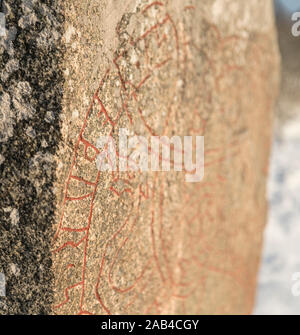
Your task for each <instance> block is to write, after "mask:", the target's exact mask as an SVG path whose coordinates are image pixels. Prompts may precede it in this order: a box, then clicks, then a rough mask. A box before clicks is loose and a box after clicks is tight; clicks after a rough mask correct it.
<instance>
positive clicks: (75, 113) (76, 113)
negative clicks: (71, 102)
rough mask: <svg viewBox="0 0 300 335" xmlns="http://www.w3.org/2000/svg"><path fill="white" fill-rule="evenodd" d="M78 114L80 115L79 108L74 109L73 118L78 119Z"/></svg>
mask: <svg viewBox="0 0 300 335" xmlns="http://www.w3.org/2000/svg"><path fill="white" fill-rule="evenodd" d="M78 116H79V113H78V110H77V109H75V110H74V111H73V113H72V118H73V119H77V118H78Z"/></svg>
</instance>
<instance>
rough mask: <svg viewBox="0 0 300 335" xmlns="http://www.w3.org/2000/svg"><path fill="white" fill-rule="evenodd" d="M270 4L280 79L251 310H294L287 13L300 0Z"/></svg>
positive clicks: (294, 160) (295, 94)
mask: <svg viewBox="0 0 300 335" xmlns="http://www.w3.org/2000/svg"><path fill="white" fill-rule="evenodd" d="M274 6H275V14H276V24H277V30H278V40H279V48H280V53H281V58H282V59H281V61H282V69H281V70H282V74H281V76H282V79H281V89H280V95H279V99H278V103H277V108H276V121H275V128H274V139H273V149H272V156H271V162H270V176H269V182H268V199H269V204H270V205H269V206H270V207H269V218H268V225H267V227H266V230H265V237H264V238H265V240H264V250H263V258H262V263H261V268H260V273H259V278H258V287H257V296H256V306H255V310H254V314H298V315H299V314H300V296H294V295H293V294H292V290H291V289H292V286H293V284H295V281H293V280H292V276H293V274H294V273H296V272H299V273H300V36H298V37H295V36H293V34H292V26H293V24H294V23H295V21H292V14H293V13H294V12H300V0H274ZM299 29H300V28H299ZM299 279H300V278H299Z"/></svg>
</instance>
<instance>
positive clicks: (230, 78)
mask: <svg viewBox="0 0 300 335" xmlns="http://www.w3.org/2000/svg"><path fill="white" fill-rule="evenodd" d="M7 2H8V3H9V1H7ZM26 3H27V2H26ZM57 3H58V2H57ZM35 6H36V7H35V8H36V9H35V10H34V12H33V11H32V10H31V11H30V12H28V13H25V12H24V11H23V12H22V13H20V14H18V15H19V16H17V18H15V19H14V21H13V22H18V27H19V28H17V29H19V30H20V29H21V31H22V32H23V31H28V38H29V37H30V36H31V37H30V38H33V37H32V36H35V35H34V34H33V35H32V32H30V31H29V30H26V29H32V31H33V32H34V29H33V28H28V25H37V24H38V22H39V21H41V22H44V21H43V19H40V18H39V16H38V15H37V14H36V13H39V11H38V9H37V8H40V6H41V2H39V3H36V5H35ZM12 7H13V6H12ZM47 8H48V9H49V8H51V10H52V12H51V13H52V14H53V15H54V17H57V18H58V17H59V20H58V19H57V18H56V19H57V20H58V22H59V25H61V24H62V22H63V19H62V18H61V19H60V12H61V13H63V14H64V36H63V45H64V52H63V53H62V54H58V52H61V50H62V48H61V47H60V42H59V33H60V32H61V28H60V27H59V28H58V27H57V28H56V27H51V29H50V28H49V29H48V30H47V29H46V26H44V29H41V24H42V25H43V24H44V25H46V24H49V22H50V23H51V22H53V21H55V22H56V20H54V19H53V17H52V18H51V19H50V20H49V21H47V20H46V19H45V23H40V25H39V32H40V34H39V35H38V36H37V35H36V38H35V45H36V48H35V49H34V50H43V45H44V43H45V41H47V42H49V45H48V48H54V49H55V50H57V54H56V53H53V51H52V49H51V52H49V50H48V52H47V53H46V54H43V57H42V56H41V55H40V54H37V55H33V56H27V57H29V58H30V57H31V58H30V59H32V61H34V62H36V63H35V64H37V65H36V67H34V65H33V64H30V66H31V67H29V68H28V69H27V68H26V67H25V69H26V70H24V65H23V66H20V68H21V69H22V70H14V71H16V73H18V72H17V71H20V76H21V78H20V77H18V80H16V82H15V84H14V86H13V88H12V89H11V90H15V91H14V92H17V93H16V94H17V97H18V98H17V99H16V102H14V100H13V99H14V95H13V94H11V93H10V92H11V90H10V89H9V88H8V84H6V83H7V80H8V79H7V78H8V77H7V76H9V74H8V73H10V71H13V70H11V69H16V68H17V67H18V65H17V64H18V62H20V58H22V57H12V59H11V60H9V59H8V58H6V59H5V60H4V62H5V68H7V69H6V70H5V71H3V76H4V79H5V80H4V85H5V86H3V87H4V93H3V95H2V100H1V104H2V106H3V110H6V111H7V112H5V115H6V117H7V119H5V121H4V122H5V123H6V125H5V126H4V128H5V129H7V131H4V135H3V136H2V137H1V138H3V140H4V143H5V146H4V148H6V147H7V149H6V151H5V150H4V153H3V152H2V155H3V159H4V161H3V162H2V164H1V166H0V167H1V169H3V170H1V171H4V173H5V174H4V176H5V178H3V179H4V181H5V183H3V186H2V185H1V187H3V190H1V191H2V194H1V196H3V197H4V198H3V203H4V204H5V206H3V207H4V208H6V212H5V213H4V215H5V219H6V222H7V223H6V226H3V227H6V228H5V229H4V232H3V237H2V236H1V241H4V242H3V243H4V244H3V243H2V242H1V243H2V244H1V248H3V246H4V248H3V249H1V266H3V269H4V272H5V274H9V273H10V274H9V275H8V276H9V277H8V283H9V284H8V291H9V295H8V297H7V299H6V300H7V303H6V305H7V308H8V312H9V313H17V312H21V313H40V312H48V313H49V312H51V313H57V314H78V313H79V314H87V313H92V314H106V313H112V314H137V313H141V314H150V313H154V314H156V313H167V314H178V313H188V314H198V313H250V312H251V310H252V307H253V301H254V293H255V285H256V273H257V268H258V264H259V260H260V253H261V244H262V231H263V228H264V224H265V214H266V201H265V179H266V175H267V167H268V156H269V147H270V137H271V123H272V109H273V103H274V99H275V96H276V91H277V82H278V78H277V77H278V71H277V70H278V53H277V45H276V38H275V32H274V22H273V13H272V3H271V1H269V0H268V1H258V0H251V1H247V2H242V1H239V0H215V1H211V0H201V1H193V0H172V1H171V0H169V1H167V0H165V1H147V0H126V1H124V0H122V1H121V0H116V1H109V0H95V1H93V2H92V3H91V1H87V0H72V1H71V0H67V1H64V2H59V7H57V6H56V3H53V4H51V5H50V3H48V4H47ZM58 8H59V10H58ZM16 11H17V10H16ZM16 13H18V11H17V12H16ZM34 13H35V14H34ZM46 13H47V11H43V15H45V17H48V16H47V14H46ZM15 15H16V14H15ZM59 25H58V26H59ZM12 26H14V25H13V24H12ZM26 27H27V28H26ZM47 27H48V26H47ZM56 32H57V35H56ZM18 36H19V35H17V37H18ZM49 36H52V37H53V38H52V39H51V38H49ZM23 39H25V40H26V36H25V37H23ZM23 39H20V40H22V41H23ZM17 40H18V39H17ZM58 46H59V47H58ZM20 49H21V47H20ZM22 50H23V49H22ZM58 50H59V51H58ZM19 52H21V51H19ZM23 52H24V51H23ZM26 55H27V54H25V55H24V56H23V57H24V58H26ZM45 59H46V60H47V59H48V60H49V63H50V64H53V65H54V62H57V63H55V65H54V66H53V67H52V66H51V65H49V64H47V66H48V67H47V71H45V72H43V71H40V69H41V64H40V63H41V61H42V62H44V61H45ZM38 64H39V65H38ZM56 64H57V65H56ZM60 64H61V65H60ZM60 68H62V69H63V74H61V72H60V71H59V69H60ZM57 69H58V71H56V70H57ZM30 70H31V71H32V72H30ZM21 71H23V72H21ZM27 71H28V73H29V74H30V73H31V75H32V77H30V78H31V80H33V78H34V80H35V85H32V84H31V82H30V80H29V78H27V77H26V72H27ZM24 72H25V74H24ZM29 74H28V76H29ZM37 75H40V76H46V78H44V77H43V78H39V77H37ZM52 76H55V78H54V80H52V79H53V78H52ZM50 78H51V80H50ZM48 80H50V82H49V81H48ZM62 82H63V85H64V86H63V90H61V86H60V85H61V84H62ZM45 83H47V84H45ZM9 86H10V85H9ZM31 90H34V92H32V91H31ZM61 91H63V94H62V96H61V94H60V92H61ZM18 92H23V93H22V94H20V93H18ZM43 92H44V95H43ZM52 97H53V99H54V100H53V102H52V103H51V102H49V101H51V99H52ZM20 99H25V100H24V101H23V102H22V101H20ZM26 99H29V100H28V101H27V100H26ZM33 99H36V100H33ZM31 100H33V101H31ZM49 104H50V106H52V107H53V108H49ZM1 110H2V109H1ZM58 114H60V115H58ZM58 117H59V118H60V120H61V123H60V124H59V122H58ZM19 119H20V120H21V121H18V120H19ZM35 120H36V121H35ZM18 122H23V123H20V128H18V127H16V125H17V124H18ZM35 122H36V123H35ZM9 125H12V126H11V127H9ZM120 127H123V128H128V129H129V130H130V131H132V133H135V134H138V135H144V136H150V135H166V136H169V137H172V136H173V135H178V136H184V135H204V136H205V177H204V180H203V181H202V182H200V183H186V182H185V180H184V173H179V172H147V173H133V172H130V173H129V172H128V173H127V172H119V171H118V172H115V173H109V172H101V173H100V172H99V171H98V170H97V168H96V162H95V158H96V156H97V154H98V153H99V151H98V149H97V148H96V144H97V139H98V137H99V136H101V135H104V134H105V135H109V134H110V135H111V136H112V137H113V138H115V139H116V140H117V135H118V131H119V128H120ZM10 128H11V130H10ZM17 129H20V131H19V132H17ZM59 133H61V137H60V135H59ZM49 134H50V135H49ZM46 135H47V136H50V137H51V136H52V138H53V140H52V141H51V139H49V138H45V136H46ZM11 140H13V141H15V142H16V144H14V143H10V142H9V141H11ZM49 142H50V143H51V145H50V148H51V149H49V147H47V143H48V145H49ZM18 143H19V144H18ZM18 145H19V146H18ZM57 145H59V148H58V150H56V149H57ZM12 147H13V150H16V151H17V154H18V155H22V158H21V159H19V160H18V157H16V158H14V156H12V155H11V150H12V149H11V148H12ZM24 147H25V148H26V151H25V152H26V153H27V152H29V153H28V154H27V155H28V158H27V160H26V159H25V158H24V154H23V153H21V150H22V149H23V148H24ZM42 148H44V149H42ZM1 157H2V156H1ZM26 157H27V156H26ZM53 159H54V160H55V162H56V164H54V165H52V164H53ZM1 160H2V158H1ZM19 161H20V162H22V166H18V165H17V167H16V168H14V169H13V167H14V166H15V165H16V164H17V163H16V162H19ZM25 161H26V162H25ZM24 162H25V163H26V164H28V168H27V166H26V164H25V163H24ZM29 162H30V164H29ZM20 164H21V163H20ZM43 167H44V168H45V170H43ZM53 169H55V174H56V178H57V181H56V182H55V188H52V184H53V181H54V179H55V178H54V170H53ZM24 175H25V177H23V176H24ZM10 185H13V186H10ZM20 188H21V189H20ZM7 190H10V191H9V192H10V193H9V194H11V195H10V197H8V196H7V193H8V192H7ZM52 192H53V193H54V195H55V199H54V197H53V194H52ZM16 197H18V198H21V199H22V200H16V199H15V198H16ZM1 201H2V199H1ZM18 201H19V202H18ZM43 204H44V205H43ZM1 207H2V206H1ZM7 208H9V209H7ZM54 217H55V220H56V224H53V219H54ZM21 220H23V221H22V224H18V223H17V222H18V221H19V222H20V221H21ZM52 224H53V228H54V230H55V232H53V235H54V238H53V241H52V245H51V254H50V235H51V225H52ZM3 227H2V226H1V229H2V230H3ZM13 227H18V228H13ZM13 229H19V230H15V231H13ZM20 240H21V242H20ZM14 241H16V242H14ZM18 242H19V245H20V248H23V249H22V250H21V249H20V250H18V249H17V248H16V247H12V245H13V244H16V243H18ZM9 244H10V245H9ZM17 245H18V244H17ZM26 245H28V248H27V250H30V251H29V253H28V252H27V253H26V249H25V246H26ZM2 250H3V251H2ZM19 254H20V255H21V256H15V255H19ZM28 255H29V256H28ZM30 256H32V257H31V258H30ZM17 257H21V258H17ZM24 258H25V259H26V260H24ZM7 260H9V261H7ZM11 260H13V261H11ZM51 260H53V265H52V267H51V270H50V267H49V264H50V263H51ZM11 263H13V264H14V265H12V264H11ZM46 263H47V264H46ZM2 264H3V265H2ZM40 264H42V265H43V266H44V267H43V268H42V269H39V265H40ZM39 274H40V276H42V277H39ZM36 275H37V278H34V279H35V282H33V279H32V277H35V276H36ZM52 276H54V285H53V286H51V278H52ZM16 278H22V280H23V281H24V278H25V279H26V280H27V281H26V284H25V285H20V284H18V283H17V282H16V280H18V279H16ZM47 280H49V286H48V287H47V286H46V281H47ZM30 285H31V289H30ZM52 288H53V289H52ZM14 290H21V291H20V292H18V291H14ZM10 292H11V293H10ZM32 292H33V293H32ZM30 294H31V296H30ZM52 298H53V304H52ZM26 299H29V300H30V301H32V304H30V306H27V305H26V301H27V300H26ZM24 301H25V303H24ZM9 304H10V305H9ZM50 304H51V306H52V307H51V310H50ZM8 305H9V306H8ZM24 306H27V307H24Z"/></svg>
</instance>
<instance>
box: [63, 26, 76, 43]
mask: <svg viewBox="0 0 300 335" xmlns="http://www.w3.org/2000/svg"><path fill="white" fill-rule="evenodd" d="M75 32H76V31H75V28H74V27H73V26H72V25H69V26H68V28H67V30H66V32H65V40H66V43H70V42H71V39H72V35H73V34H75Z"/></svg>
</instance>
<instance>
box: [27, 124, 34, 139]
mask: <svg viewBox="0 0 300 335" xmlns="http://www.w3.org/2000/svg"><path fill="white" fill-rule="evenodd" d="M25 132H26V135H27V136H29V137H31V138H35V137H36V132H35V130H34V129H33V128H32V127H31V126H29V127H28V128H27V129H26V131H25Z"/></svg>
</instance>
